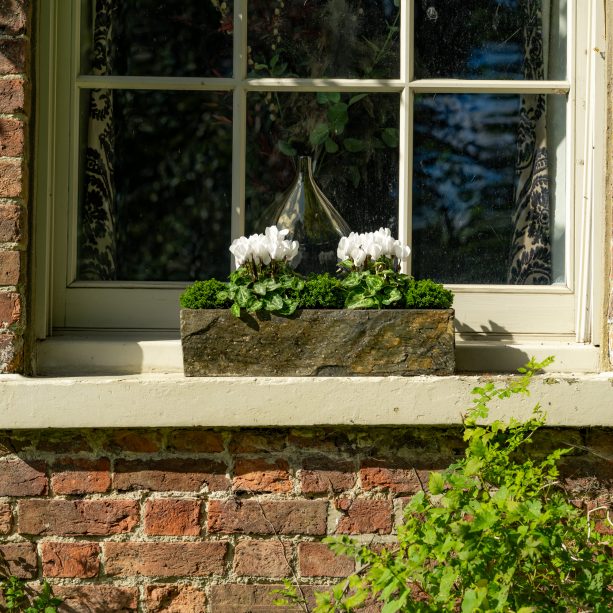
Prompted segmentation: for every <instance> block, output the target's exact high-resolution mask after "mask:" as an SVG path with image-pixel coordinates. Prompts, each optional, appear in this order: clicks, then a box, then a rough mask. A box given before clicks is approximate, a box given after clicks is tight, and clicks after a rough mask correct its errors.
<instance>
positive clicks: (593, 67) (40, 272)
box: [34, 0, 606, 370]
mask: <svg viewBox="0 0 613 613" xmlns="http://www.w3.org/2000/svg"><path fill="white" fill-rule="evenodd" d="M247 1H248V0H235V1H234V35H233V56H234V76H233V77H232V78H224V79H219V78H187V77H176V78H175V77H124V76H105V77H98V76H89V75H80V74H79V62H80V57H79V56H80V52H79V49H78V43H77V41H78V34H79V23H80V6H81V3H80V2H79V1H75V2H70V4H69V3H68V2H66V3H55V2H49V3H47V2H45V3H40V4H41V5H42V6H40V7H39V14H38V25H39V32H38V48H39V50H45V52H43V51H39V53H38V56H37V74H38V82H37V90H36V91H37V100H36V102H37V107H36V112H37V118H38V129H37V133H36V134H37V137H36V159H35V176H36V183H35V217H34V230H35V233H34V239H35V253H34V263H35V265H34V274H35V278H34V281H35V284H34V297H35V300H34V326H35V334H36V338H37V339H45V338H48V337H50V336H52V335H55V336H56V337H57V336H59V337H60V338H65V336H66V334H68V335H69V336H70V337H72V336H78V334H79V332H80V331H87V332H88V333H92V332H100V333H102V334H106V332H107V331H108V332H112V331H113V330H124V331H130V334H131V335H132V337H133V338H146V337H147V333H146V331H147V330H159V331H160V332H159V333H154V334H153V336H154V337H156V338H157V337H165V338H172V337H173V334H176V332H173V330H176V328H177V326H178V297H179V295H180V293H181V291H182V289H183V287H184V286H185V284H182V283H150V282H131V283H130V282H118V281H117V282H91V281H89V282H84V281H75V279H76V257H77V254H76V238H75V237H76V224H77V194H78V189H77V186H78V145H79V140H78V139H79V136H78V121H79V119H78V97H79V94H80V92H81V90H82V89H91V88H96V87H98V88H104V87H109V86H111V87H116V88H126V89H127V88H130V89H143V90H147V89H166V90H192V91H232V92H233V160H232V174H233V183H232V227H231V232H232V236H233V237H236V236H239V235H241V234H242V233H243V232H244V224H245V215H244V201H245V172H244V170H245V151H246V97H247V93H248V92H250V91H258V90H262V89H264V90H270V91H291V92H295V91H299V92H313V91H339V92H355V91H360V92H363V91H372V92H380V93H385V92H396V93H399V94H400V99H401V102H400V126H399V127H400V134H401V138H400V145H399V158H400V162H399V188H400V190H399V191H400V202H401V206H400V210H399V220H398V227H399V238H400V239H401V240H402V241H403V242H408V243H409V244H410V242H411V241H410V240H409V237H410V236H411V196H412V194H411V173H412V134H411V130H410V129H409V126H411V124H412V117H411V113H412V103H411V102H412V97H413V95H414V94H415V93H435V92H438V93H447V92H452V93H478V92H488V93H513V94H521V93H543V94H560V93H564V94H568V104H567V113H566V124H567V126H566V127H567V139H566V141H567V146H566V169H565V173H564V174H565V180H566V190H565V193H566V195H567V196H566V197H567V202H566V230H567V231H566V245H565V247H566V248H565V258H566V278H567V282H566V283H565V284H564V285H552V286H509V285H449V287H450V288H451V289H453V290H454V292H455V304H454V307H455V309H456V319H457V320H458V322H459V324H460V326H461V328H460V329H461V331H460V332H459V333H458V335H457V341H458V358H459V362H460V368H461V369H463V370H464V369H472V367H473V366H474V368H475V369H477V370H483V369H488V366H489V367H496V365H497V364H498V366H500V365H501V364H504V362H505V358H504V357H500V355H499V354H500V353H501V352H500V348H501V347H502V346H508V345H522V346H523V345H525V346H526V347H528V346H535V347H540V346H546V345H558V346H559V347H562V348H563V350H564V351H566V352H568V351H569V349H572V350H573V351H575V355H577V356H579V355H580V356H582V357H581V358H578V362H577V363H578V364H579V366H577V368H578V369H579V370H596V369H598V367H599V359H600V351H599V349H598V347H599V346H600V344H601V343H600V340H601V338H602V336H603V310H604V308H603V304H604V275H605V272H604V271H605V254H604V251H605V250H604V244H605V239H604V226H605V224H604V180H605V177H604V172H603V173H600V172H599V169H603V168H604V167H605V159H606V158H605V154H604V151H605V140H604V130H601V129H598V130H596V128H595V127H596V126H602V125H604V121H605V117H606V112H605V111H606V79H605V62H604V60H603V58H602V57H601V54H600V50H604V48H605V38H604V6H603V3H601V2H599V1H598V0H586V1H581V2H579V0H568V3H567V11H568V15H567V16H568V20H567V21H568V32H567V44H568V53H567V56H568V60H567V64H568V75H567V79H566V80H563V81H517V80H513V81H511V80H496V81H474V80H456V79H428V80H414V79H413V75H412V74H411V64H412V62H411V49H412V46H413V44H412V43H413V22H412V17H413V13H412V10H411V8H412V5H413V0H407V2H403V3H402V5H403V6H402V8H403V10H402V11H401V28H400V37H401V70H400V78H399V79H385V80H376V81H375V80H352V79H295V78H279V79H273V78H264V79H253V78H248V77H247V71H248V66H247V31H246V20H245V15H246V9H247ZM59 5H61V7H60V6H59ZM579 5H581V6H579ZM586 9H587V10H586ZM65 11H68V12H69V13H71V15H70V19H66V12H65ZM46 50H48V51H49V53H48V54H47V53H46ZM66 92H70V94H69V95H68V96H67V95H66ZM126 333H127V332H126ZM49 347H50V345H47V352H48V349H49ZM488 348H489V349H491V351H490V352H489V353H488ZM545 352H547V351H545ZM553 352H555V348H554V349H553ZM171 353H172V355H175V354H176V351H175V350H174V349H173V350H172V351H171ZM503 353H504V352H503ZM533 353H539V352H538V351H534V352H533ZM52 355H53V352H52ZM488 355H489V356H491V357H488ZM462 356H464V357H462ZM496 356H498V357H496ZM475 358H478V359H475ZM173 359H174V358H173ZM492 360H494V362H492ZM573 363H574V362H573V360H572V359H571V360H569V364H573ZM502 368H504V365H503V366H502Z"/></svg>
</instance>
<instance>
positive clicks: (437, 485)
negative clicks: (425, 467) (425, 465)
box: [428, 472, 445, 496]
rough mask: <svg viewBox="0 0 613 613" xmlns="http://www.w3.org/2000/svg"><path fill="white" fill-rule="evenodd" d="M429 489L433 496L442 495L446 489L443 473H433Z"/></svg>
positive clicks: (429, 481)
mask: <svg viewBox="0 0 613 613" xmlns="http://www.w3.org/2000/svg"><path fill="white" fill-rule="evenodd" d="M428 489H429V490H430V493H431V494H434V495H435V496H436V495H437V494H442V493H443V490H444V489H445V478H444V477H443V475H441V473H437V472H431V473H430V478H429V479H428Z"/></svg>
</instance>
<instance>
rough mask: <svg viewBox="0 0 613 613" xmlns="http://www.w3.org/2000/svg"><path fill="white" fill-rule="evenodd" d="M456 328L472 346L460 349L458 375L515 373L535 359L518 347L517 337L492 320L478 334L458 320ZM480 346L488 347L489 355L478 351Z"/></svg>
mask: <svg viewBox="0 0 613 613" xmlns="http://www.w3.org/2000/svg"><path fill="white" fill-rule="evenodd" d="M455 326H456V333H457V334H458V335H459V337H460V338H461V339H462V340H463V341H466V342H467V343H470V346H467V345H456V372H463V371H472V372H475V371H480V372H492V371H495V372H515V371H517V369H518V368H520V367H521V366H524V365H525V364H526V362H528V361H529V360H530V358H531V357H532V356H530V355H529V354H528V353H526V352H525V351H522V350H521V349H518V348H517V347H514V346H513V344H512V343H513V335H512V334H511V333H510V332H509V331H508V330H507V329H506V328H503V327H502V326H501V325H499V324H497V323H496V322H495V321H492V320H491V319H490V320H489V321H488V325H487V326H486V325H482V326H481V329H480V330H475V329H474V328H471V327H470V326H468V325H467V324H463V323H462V322H461V321H459V320H458V319H456V320H455ZM480 343H487V344H488V351H487V353H484V352H479V351H476V350H475V349H476V348H478V346H479V344H480ZM493 364H495V365H496V366H495V367H492V365H493Z"/></svg>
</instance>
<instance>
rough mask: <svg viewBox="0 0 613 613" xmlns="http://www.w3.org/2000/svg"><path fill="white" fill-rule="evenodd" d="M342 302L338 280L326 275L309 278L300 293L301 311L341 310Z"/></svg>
mask: <svg viewBox="0 0 613 613" xmlns="http://www.w3.org/2000/svg"><path fill="white" fill-rule="evenodd" d="M344 302H345V292H344V290H343V288H342V285H341V282H340V280H339V279H337V278H336V277H332V276H330V275H329V274H328V273H324V274H322V275H311V276H309V277H308V278H307V279H306V281H305V282H304V289H303V290H302V292H300V308H301V309H342V308H343V304H344Z"/></svg>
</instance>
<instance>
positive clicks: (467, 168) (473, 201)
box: [413, 94, 521, 283]
mask: <svg viewBox="0 0 613 613" xmlns="http://www.w3.org/2000/svg"><path fill="white" fill-rule="evenodd" d="M520 103H521V101H520V96H497V95H490V94H483V95H475V94H427V95H418V96H416V97H415V133H414V166H413V181H414V183H413V273H414V275H415V276H416V277H417V278H424V277H431V278H433V279H434V280H436V281H439V282H446V283H507V274H508V266H509V249H510V244H511V236H512V231H513V225H512V215H513V210H514V189H515V177H516V175H515V163H516V160H517V155H518V127H519V113H520Z"/></svg>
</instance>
